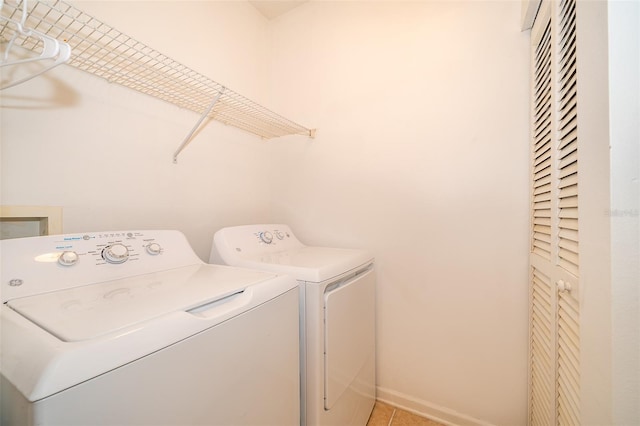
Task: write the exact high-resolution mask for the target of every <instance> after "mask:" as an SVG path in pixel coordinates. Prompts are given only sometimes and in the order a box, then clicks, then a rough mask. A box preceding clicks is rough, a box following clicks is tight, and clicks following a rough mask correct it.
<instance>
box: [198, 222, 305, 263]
mask: <svg viewBox="0 0 640 426" xmlns="http://www.w3.org/2000/svg"><path fill="white" fill-rule="evenodd" d="M213 239H214V241H213V244H212V248H211V257H210V259H209V262H211V263H224V262H221V261H222V260H223V259H224V257H227V258H228V256H231V257H237V256H241V257H255V256H259V255H264V254H273V253H280V252H284V251H292V250H297V249H301V248H303V247H305V245H304V244H302V243H301V242H300V241H299V240H298V239H297V238H296V236H295V235H294V234H293V232H292V231H291V228H289V226H287V225H282V224H262V225H245V226H233V227H229V228H223V229H220V230H219V231H218V232H216V233H215V235H214V237H213Z"/></svg>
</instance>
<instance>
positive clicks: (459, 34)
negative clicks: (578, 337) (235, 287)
mask: <svg viewBox="0 0 640 426" xmlns="http://www.w3.org/2000/svg"><path fill="white" fill-rule="evenodd" d="M519 24H520V3H519V2H492V1H474V2H435V1H425V2H399V1H394V2H310V3H308V4H305V5H303V6H300V7H298V8H296V9H294V10H293V11H292V12H290V13H289V14H287V15H285V16H283V17H281V18H279V19H278V20H277V21H275V22H274V23H273V26H272V30H273V49H274V51H273V59H272V65H273V73H272V84H271V86H270V87H271V89H272V90H273V92H272V96H273V102H274V103H275V104H274V105H276V106H277V108H278V109H279V110H281V111H283V112H284V113H285V114H286V113H295V114H297V115H298V116H299V117H300V121H302V122H304V123H305V124H308V125H311V126H317V127H318V134H317V137H316V139H315V140H314V141H300V140H299V139H296V140H293V139H291V140H288V139H286V138H285V139H282V140H279V141H274V142H273V143H272V144H270V147H271V149H272V155H273V157H272V159H273V161H272V163H273V165H274V167H273V168H272V171H273V198H272V209H273V218H274V220H275V221H281V222H286V223H289V224H291V225H292V227H293V229H294V230H296V232H297V233H298V234H299V236H300V237H301V239H302V240H303V241H307V242H308V243H312V244H323V245H334V246H335V245H337V246H350V247H366V248H369V249H371V250H372V251H373V252H374V253H375V255H376V260H377V271H378V299H377V301H378V302H377V303H378V306H377V313H378V323H377V327H378V331H377V336H378V346H377V348H378V363H377V366H378V369H377V371H378V386H379V387H378V395H379V397H381V398H382V399H385V400H387V401H390V402H392V403H395V404H400V405H403V406H405V407H408V408H411V409H414V410H417V411H420V412H422V413H424V414H428V415H431V416H437V417H440V418H443V419H446V420H450V421H454V422H457V423H465V422H467V421H469V422H479V421H485V422H490V423H494V424H510V425H515V424H524V423H526V388H527V373H526V370H527V317H528V310H527V298H528V297H527V253H528V231H527V229H528V189H527V188H528V168H527V164H528V128H529V127H528V105H529V98H528V96H529V93H528V88H529V70H528V65H529V37H528V33H521V32H520V25H519Z"/></svg>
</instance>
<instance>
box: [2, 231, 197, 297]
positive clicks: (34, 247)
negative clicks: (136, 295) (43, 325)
mask: <svg viewBox="0 0 640 426" xmlns="http://www.w3.org/2000/svg"><path fill="white" fill-rule="evenodd" d="M0 244H1V245H0V250H1V253H2V256H1V261H2V269H1V273H2V276H1V281H0V294H1V295H2V301H3V302H4V301H6V300H8V299H10V298H15V297H24V296H28V295H31V294H38V293H40V292H45V291H53V290H57V289H63V288H70V287H75V286H80V285H86V284H91V283H97V282H101V281H105V280H113V279H119V278H124V277H127V276H132V275H140V274H146V273H152V272H157V271H163V270H168V269H173V268H178V267H182V266H188V265H193V264H202V263H203V262H202V260H200V258H199V257H198V256H197V255H196V254H195V253H194V252H193V249H192V248H191V245H190V244H189V242H188V241H187V240H186V238H185V236H184V235H183V234H182V233H180V232H178V231H170V230H161V231H124V232H93V233H81V234H67V235H50V236H44V237H33V238H16V239H9V240H2V241H0Z"/></svg>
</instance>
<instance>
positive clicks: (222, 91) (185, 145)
mask: <svg viewBox="0 0 640 426" xmlns="http://www.w3.org/2000/svg"><path fill="white" fill-rule="evenodd" d="M224 89H225V88H224V87H223V88H222V89H221V90H220V91H219V92H218V94H217V95H216V97H215V98H213V101H212V102H211V104H210V105H209V107H207V109H206V110H205V112H204V113H203V114H202V116H201V117H200V119H199V120H198V122H197V123H196V125H195V126H193V129H191V131H190V132H189V134H188V135H187V137H186V138H184V140H183V141H182V143H181V144H180V146H179V147H178V149H177V150H176V152H174V153H173V164H178V155H179V154H180V153H181V152H182V150H183V149H185V148H186V147H187V145H189V142H190V141H191V137H192V136H193V134H194V133H195V132H196V130H198V127H200V125H201V124H202V122H203V121H204V119H205V118H207V116H208V115H209V113H210V112H211V110H212V109H213V107H214V106H215V105H216V103H217V102H218V99H220V96H222V94H223V93H224Z"/></svg>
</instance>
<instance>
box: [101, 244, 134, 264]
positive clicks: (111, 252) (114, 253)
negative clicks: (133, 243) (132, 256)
mask: <svg viewBox="0 0 640 426" xmlns="http://www.w3.org/2000/svg"><path fill="white" fill-rule="evenodd" d="M102 258H103V259H104V260H106V261H107V262H109V263H124V262H126V261H127V259H128V258H129V249H128V248H127V247H126V246H125V245H124V244H119V243H117V244H111V245H110V246H107V247H105V248H104V250H102Z"/></svg>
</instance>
